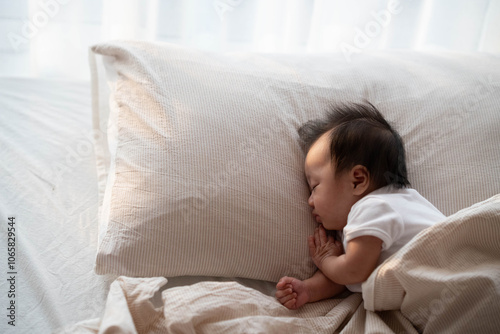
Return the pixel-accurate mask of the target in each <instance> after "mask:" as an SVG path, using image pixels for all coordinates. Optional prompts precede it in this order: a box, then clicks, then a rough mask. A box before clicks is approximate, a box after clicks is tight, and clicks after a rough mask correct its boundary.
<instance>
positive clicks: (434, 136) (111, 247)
mask: <svg viewBox="0 0 500 334" xmlns="http://www.w3.org/2000/svg"><path fill="white" fill-rule="evenodd" d="M99 63H103V64H105V67H106V75H107V78H106V80H107V83H105V81H106V80H104V81H103V80H102V75H103V73H104V72H103V71H102V67H99V66H98V64H99ZM499 65H500V61H499V59H498V58H497V57H493V56H486V55H483V56H476V55H454V54H448V55H431V54H418V53H404V52H394V53H375V54H366V55H363V54H360V55H358V57H357V58H355V59H354V60H353V61H352V62H350V63H347V62H346V61H345V59H344V58H343V57H342V55H316V56H312V55H309V56H300V55H288V56H286V55H263V54H245V53H238V54H215V53H208V52H202V51H198V50H192V49H188V48H183V47H179V46H175V45H170V44H153V43H146V42H124V41H123V42H112V43H107V44H100V45H96V46H94V47H93V48H92V52H91V66H92V75H93V81H92V82H93V92H94V95H93V98H94V124H95V127H96V139H97V143H96V153H99V154H98V156H97V158H98V172H99V180H100V190H101V199H102V209H101V213H100V221H99V224H100V235H99V249H98V253H97V260H96V271H97V273H99V274H106V273H114V274H120V275H127V276H167V277H172V276H181V275H197V276H199V275H206V276H224V277H234V276H238V277H246V278H254V279H260V280H269V281H276V280H278V279H279V278H280V277H281V276H283V275H293V276H296V277H298V278H306V277H308V276H310V275H311V274H312V273H313V272H314V266H313V264H312V262H311V261H310V259H309V255H308V250H307V241H306V237H307V235H308V234H310V233H311V232H312V230H313V229H314V227H315V222H314V221H313V219H312V217H311V215H310V208H309V207H308V205H307V198H308V195H309V194H308V189H307V184H306V182H305V179H304V176H303V158H304V155H303V153H302V152H301V150H300V147H299V145H298V137H297V128H298V127H299V126H300V125H301V124H303V123H304V122H306V121H307V120H309V119H312V118H317V117H320V116H321V115H322V113H323V112H324V110H325V109H326V108H327V106H328V104H331V103H337V102H343V101H344V102H345V101H354V102H359V101H362V100H363V99H367V100H369V101H370V102H371V103H373V104H375V105H376V106H377V107H378V108H379V109H380V111H381V112H382V113H383V114H384V115H385V116H386V118H387V119H388V120H389V121H390V122H391V123H393V124H394V126H395V127H396V129H398V130H399V132H400V134H401V135H402V137H403V140H404V141H405V144H406V149H407V165H408V170H409V177H410V181H411V182H412V185H413V187H414V188H416V189H417V190H418V191H419V192H420V193H422V194H423V195H424V196H425V197H426V198H427V199H429V200H430V201H431V202H432V203H433V204H434V205H436V207H438V208H439V209H440V210H442V211H443V213H445V214H451V213H453V212H456V211H458V210H459V209H461V208H464V207H466V206H469V205H471V204H473V203H475V202H478V201H480V200H484V199H486V198H488V197H489V196H491V195H493V194H495V193H498V192H500V191H499V190H500V179H499V178H497V177H495V175H498V173H499V172H500V152H499V149H498V142H500V131H499V130H500V129H499V124H500V112H499V107H500V97H499V96H500V94H499V87H498V81H499V78H500V70H499V69H500V66H499ZM105 85H109V87H110V89H109V90H110V93H109V94H110V97H109V107H108V106H106V104H105V103H102V101H103V99H104V98H103V96H106V94H105V92H104V89H105V87H103V86H105ZM478 87H479V89H478ZM108 112H109V115H108ZM103 124H104V126H103ZM103 131H105V133H104V135H101V134H103ZM107 161H109V163H108V162H107ZM485 168H487V171H486V172H485ZM485 173H487V175H489V177H487V182H486V181H485V179H484V177H485Z"/></svg>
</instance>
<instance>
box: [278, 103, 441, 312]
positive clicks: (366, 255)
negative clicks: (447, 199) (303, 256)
mask: <svg viewBox="0 0 500 334" xmlns="http://www.w3.org/2000/svg"><path fill="white" fill-rule="evenodd" d="M299 135H300V138H301V140H302V141H303V144H304V148H305V151H306V152H307V155H306V158H305V164H304V168H305V176H306V179H307V183H308V185H309V189H310V191H311V195H310V197H309V200H308V203H309V205H310V206H311V208H312V214H313V216H314V218H315V219H316V221H317V222H318V223H320V225H319V227H318V228H316V231H315V232H314V235H312V236H309V238H308V245H309V253H310V255H311V257H312V260H313V261H314V263H315V264H316V266H317V267H318V271H316V273H315V274H314V275H313V276H312V277H310V278H308V279H306V280H304V281H301V280H298V279H296V278H292V277H283V278H281V279H280V281H279V282H278V284H277V285H276V298H277V299H278V300H279V301H280V303H282V304H283V305H284V306H286V307H287V308H289V309H297V308H299V307H300V306H302V305H304V304H305V303H308V302H314V301H318V300H321V299H325V298H330V297H333V296H335V295H337V294H338V293H340V292H342V291H344V290H345V287H347V288H348V289H349V290H350V291H353V292H361V283H362V282H364V281H365V280H366V279H367V278H368V276H370V274H371V273H372V272H373V270H374V269H375V268H376V267H377V266H378V265H379V264H380V263H382V262H383V261H384V260H385V259H387V258H388V257H389V256H391V255H392V254H394V253H395V252H396V251H398V250H399V249H400V248H401V247H403V246H404V245H405V244H406V243H407V242H408V241H410V239H412V238H413V237H414V236H415V235H416V234H417V233H419V232H420V231H422V230H423V229H425V228H427V227H429V226H431V225H432V224H434V223H436V222H438V221H441V220H443V219H444V218H445V216H444V215H443V214H442V213H441V212H440V211H439V210H438V209H436V208H435V207H434V206H433V205H432V204H431V203H430V202H428V201H427V200H426V199H425V198H423V197H422V196H421V195H420V194H419V193H418V192H417V191H415V190H413V189H410V188H408V187H409V186H410V183H409V181H408V179H407V175H406V174H407V172H406V163H405V151H404V147H403V142H402V140H401V137H400V136H399V134H398V133H397V132H396V131H395V130H394V129H393V128H392V127H391V126H390V125H389V124H388V123H387V121H386V120H385V119H384V117H383V116H382V114H381V113H380V112H379V111H378V110H377V108H375V106H373V105H372V104H370V103H365V104H349V105H341V106H337V107H332V109H331V110H330V112H329V113H328V115H327V117H326V118H325V119H322V120H314V121H309V122H307V123H306V124H304V125H303V126H302V127H301V128H300V129H299ZM326 230H336V231H339V232H340V231H341V232H340V233H339V234H340V235H341V239H342V242H339V241H337V240H335V239H334V238H333V237H332V236H330V235H328V234H327V232H326ZM344 250H345V252H344Z"/></svg>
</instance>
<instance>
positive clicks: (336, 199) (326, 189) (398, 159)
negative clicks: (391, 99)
mask: <svg viewBox="0 0 500 334" xmlns="http://www.w3.org/2000/svg"><path fill="white" fill-rule="evenodd" d="M299 135H300V138H301V140H302V144H303V147H304V150H305V151H306V152H307V155H306V160H305V173H306V178H307V182H308V184H309V187H310V189H311V196H310V197H309V205H311V207H312V208H313V215H314V216H315V218H316V220H317V221H318V222H321V223H322V224H323V225H324V226H325V228H326V229H329V230H341V229H342V228H343V227H344V226H345V225H346V224H347V215H348V214H349V211H350V210H351V207H352V206H353V205H354V203H356V202H357V201H358V200H359V199H361V198H362V197H363V196H365V195H366V194H368V193H370V192H372V191H374V190H376V189H379V188H381V187H384V186H387V185H392V186H394V187H396V188H403V187H407V186H409V184H410V183H409V182H408V179H407V173H406V163H405V151H404V146H403V141H402V140H401V137H400V136H399V134H398V133H397V132H396V131H395V130H394V129H393V128H392V127H391V126H390V125H389V123H387V121H386V120H385V119H384V117H383V116H382V114H381V113H380V112H379V111H378V110H377V108H375V106H373V105H372V104H370V103H368V102H366V103H364V104H357V103H352V104H343V105H338V106H333V107H331V108H330V110H329V112H328V114H327V115H326V117H325V118H324V119H318V120H313V121H309V122H307V123H305V124H304V125H303V126H302V127H301V128H300V129H299Z"/></svg>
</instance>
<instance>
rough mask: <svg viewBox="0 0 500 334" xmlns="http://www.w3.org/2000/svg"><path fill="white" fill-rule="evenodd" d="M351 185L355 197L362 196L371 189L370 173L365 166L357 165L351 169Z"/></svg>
mask: <svg viewBox="0 0 500 334" xmlns="http://www.w3.org/2000/svg"><path fill="white" fill-rule="evenodd" d="M350 176H351V184H352V189H353V195H356V196H361V195H363V194H364V193H365V192H366V191H367V190H368V188H369V187H370V173H369V172H368V169H367V168H366V167H365V166H363V165H356V166H354V167H353V168H352V169H351V172H350Z"/></svg>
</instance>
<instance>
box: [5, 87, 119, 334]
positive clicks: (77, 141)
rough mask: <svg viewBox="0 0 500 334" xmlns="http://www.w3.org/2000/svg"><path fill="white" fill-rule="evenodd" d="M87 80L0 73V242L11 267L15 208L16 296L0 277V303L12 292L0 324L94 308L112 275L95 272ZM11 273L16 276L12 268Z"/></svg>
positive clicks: (61, 318)
mask: <svg viewBox="0 0 500 334" xmlns="http://www.w3.org/2000/svg"><path fill="white" fill-rule="evenodd" d="M90 123H91V121H90V84H89V83H88V82H68V81H54V80H34V79H20V78H0V156H1V157H2V158H1V159H0V165H1V166H2V168H1V169H2V178H1V187H0V213H1V215H0V217H1V218H0V219H1V224H0V226H1V227H0V229H1V231H2V238H1V241H0V249H1V251H0V252H1V254H2V256H1V262H0V269H1V271H2V273H3V275H2V276H4V277H5V276H7V273H8V272H10V271H11V270H9V268H8V261H7V258H6V253H7V246H8V244H7V238H6V233H7V228H8V225H7V223H8V217H11V216H13V217H15V227H16V231H15V243H16V254H15V268H14V272H16V273H17V274H15V275H14V276H15V278H16V279H15V298H8V295H7V291H8V290H9V289H10V284H9V282H7V278H8V277H7V278H5V279H2V280H1V281H0V291H2V293H1V296H2V297H1V298H0V300H1V305H0V307H1V308H2V310H5V309H6V308H7V307H9V305H10V301H11V300H14V301H15V306H16V312H15V315H16V318H15V327H13V326H11V325H9V324H8V321H10V319H9V318H7V317H6V316H5V315H4V314H3V313H5V311H3V312H2V315H3V316H2V320H1V322H0V332H1V333H11V332H12V333H28V332H35V331H36V332H38V333H49V332H51V331H53V330H55V329H57V328H59V327H61V326H65V325H67V324H70V323H73V322H75V321H78V320H81V319H85V318H87V317H92V316H93V315H95V314H96V312H98V311H99V310H102V308H103V306H104V300H105V296H106V294H107V290H108V286H109V282H110V280H112V277H106V276H98V275H96V274H95V273H94V271H93V266H94V257H95V249H96V243H97V182H96V173H95V162H94V152H93V146H92V142H91V140H92V137H91V125H90ZM8 276H12V275H8Z"/></svg>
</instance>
